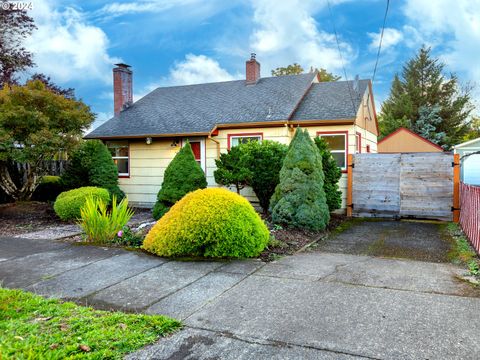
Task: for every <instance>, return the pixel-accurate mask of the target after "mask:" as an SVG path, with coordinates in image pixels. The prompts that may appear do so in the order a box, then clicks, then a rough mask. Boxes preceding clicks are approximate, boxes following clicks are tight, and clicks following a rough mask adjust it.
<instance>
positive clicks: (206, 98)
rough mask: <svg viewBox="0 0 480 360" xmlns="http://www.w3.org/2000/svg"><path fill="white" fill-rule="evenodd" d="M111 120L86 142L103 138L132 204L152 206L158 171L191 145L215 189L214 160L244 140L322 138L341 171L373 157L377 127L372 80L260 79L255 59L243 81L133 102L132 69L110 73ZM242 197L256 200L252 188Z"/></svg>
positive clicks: (171, 90)
mask: <svg viewBox="0 0 480 360" xmlns="http://www.w3.org/2000/svg"><path fill="white" fill-rule="evenodd" d="M113 78H114V110H115V116H114V117H113V118H112V119H110V120H108V121H107V122H106V123H104V124H103V125H101V126H99V127H98V128H96V129H95V130H93V131H92V132H90V133H89V134H88V135H87V136H86V137H85V138H87V139H101V140H103V141H104V142H105V143H106V144H107V146H108V147H109V148H110V149H111V152H112V155H113V158H114V161H115V162H116V164H117V166H118V172H119V178H120V179H119V183H120V187H121V188H122V190H123V191H124V192H125V193H126V194H127V195H128V198H129V201H130V202H131V204H133V205H136V206H140V207H151V206H153V204H154V203H155V201H156V195H157V192H158V190H159V189H160V186H161V184H162V181H163V174H164V171H165V169H166V167H167V166H168V164H169V163H170V161H171V160H172V159H173V157H174V156H175V154H176V152H177V151H178V150H179V149H180V147H181V146H182V144H183V143H184V142H185V141H186V140H188V141H189V142H190V144H191V146H192V150H193V152H194V155H195V158H196V160H197V161H198V163H199V164H200V166H201V167H202V169H203V170H204V171H205V174H206V177H207V181H208V184H209V186H218V185H217V184H216V183H215V180H214V176H213V173H214V171H215V169H216V167H215V159H218V157H219V155H220V153H222V152H226V151H228V149H229V148H230V147H232V146H235V145H238V144H239V143H242V142H246V141H252V140H253V141H262V140H274V141H278V142H280V143H283V144H289V143H290V141H291V139H292V137H293V134H294V131H295V128H296V127H298V126H300V127H302V128H306V129H308V131H309V132H310V135H311V136H312V138H313V137H315V136H321V137H324V138H325V139H326V140H327V141H328V143H329V144H330V148H331V151H332V153H333V156H334V157H335V159H336V160H337V163H338V165H339V166H340V167H341V168H342V171H343V172H344V174H343V176H342V178H341V180H340V188H341V190H342V191H343V193H344V200H343V207H345V192H346V172H347V171H348V169H347V164H346V161H347V155H348V154H352V153H358V152H362V153H363V152H377V135H378V124H377V119H376V114H375V105H374V100H373V93H372V86H371V82H370V80H358V79H357V80H355V81H336V82H319V80H318V75H317V73H316V72H314V73H307V74H300V75H289V76H279V77H268V78H261V77H260V64H259V63H258V62H257V60H256V59H255V56H254V55H253V54H252V58H251V59H250V60H248V61H247V62H246V77H245V79H244V80H235V81H226V82H217V83H206V84H197V85H185V86H173V87H161V88H157V89H155V90H153V91H152V92H151V93H149V94H148V95H146V96H144V97H143V98H141V99H140V100H138V101H137V102H135V103H132V71H131V70H130V68H129V66H128V65H125V64H117V67H116V68H114V69H113ZM242 191H243V193H242V194H243V195H244V196H246V197H247V198H249V200H250V201H252V202H253V203H255V202H256V197H255V195H254V194H253V192H252V191H251V189H244V190H242Z"/></svg>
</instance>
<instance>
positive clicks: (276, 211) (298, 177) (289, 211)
mask: <svg viewBox="0 0 480 360" xmlns="http://www.w3.org/2000/svg"><path fill="white" fill-rule="evenodd" d="M323 181H324V175H323V170H322V157H321V155H320V152H319V151H318V148H317V147H316V146H315V144H314V142H313V141H312V139H311V138H310V135H309V134H308V131H307V130H305V131H302V130H301V129H300V128H298V129H297V131H296V133H295V136H294V138H293V140H292V142H291V143H290V146H289V148H288V152H287V155H286V156H285V160H284V161H283V166H282V170H281V171H280V183H279V184H278V185H277V187H276V189H275V193H274V194H273V196H272V199H271V200H270V210H271V213H272V220H273V222H274V223H276V224H281V225H286V226H290V227H294V228H301V229H308V230H323V229H325V227H326V226H327V224H328V222H329V221H330V213H329V211H328V206H327V200H326V197H325V192H324V190H323Z"/></svg>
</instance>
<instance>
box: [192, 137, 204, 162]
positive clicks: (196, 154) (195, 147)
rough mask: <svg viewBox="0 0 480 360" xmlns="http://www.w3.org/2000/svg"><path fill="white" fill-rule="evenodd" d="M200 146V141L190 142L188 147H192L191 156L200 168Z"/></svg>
mask: <svg viewBox="0 0 480 360" xmlns="http://www.w3.org/2000/svg"><path fill="white" fill-rule="evenodd" d="M200 144H201V143H200V141H192V142H190V146H191V147H192V151H193V156H194V157H195V160H197V162H198V163H199V164H200V166H201V165H202V163H201V160H202V155H201V151H200Z"/></svg>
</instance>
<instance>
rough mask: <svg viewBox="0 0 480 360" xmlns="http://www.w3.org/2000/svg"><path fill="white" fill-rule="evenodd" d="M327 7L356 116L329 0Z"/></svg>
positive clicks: (355, 110)
mask: <svg viewBox="0 0 480 360" xmlns="http://www.w3.org/2000/svg"><path fill="white" fill-rule="evenodd" d="M327 5H328V12H329V13H330V21H331V23H332V25H333V33H334V34H335V41H336V43H337V48H338V53H339V55H340V61H341V63H342V69H343V75H344V76H345V80H346V82H347V87H348V94H349V96H350V100H351V101H352V108H353V113H354V114H356V113H357V109H356V108H355V101H354V100H353V96H352V89H351V87H350V83H349V81H348V76H347V70H345V63H344V61H343V56H342V50H341V48H340V42H339V41H338V34H337V27H336V26H335V21H334V19H333V13H332V7H331V6H330V0H327Z"/></svg>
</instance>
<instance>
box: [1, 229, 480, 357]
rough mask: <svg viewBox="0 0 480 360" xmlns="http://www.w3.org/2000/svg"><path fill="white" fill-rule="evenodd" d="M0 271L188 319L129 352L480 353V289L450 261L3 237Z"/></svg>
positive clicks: (5, 276) (59, 292) (6, 280)
mask: <svg viewBox="0 0 480 360" xmlns="http://www.w3.org/2000/svg"><path fill="white" fill-rule="evenodd" d="M0 254H1V255H0V281H2V283H3V286H5V287H12V288H13V287H14V288H22V289H26V290H29V291H32V292H36V293H39V294H42V295H45V296H51V297H60V298H64V299H70V300H74V301H76V302H78V303H82V304H88V305H92V306H94V307H98V308H103V309H122V310H126V311H135V312H145V313H158V314H165V315H170V316H172V317H175V318H177V319H181V320H183V321H184V323H185V325H186V328H185V329H184V330H183V331H180V332H179V333H177V334H175V335H173V336H172V337H170V338H168V339H162V340H160V341H159V342H158V343H157V344H154V345H152V346H149V347H147V348H145V349H143V350H141V351H139V352H137V353H134V354H131V355H130V356H129V358H130V359H151V358H155V359H172V358H173V359H184V358H187V359H211V358H219V359H252V358H255V359H262V358H265V359H267V358H268V359H270V358H277V359H299V358H302V359H319V358H321V359H350V358H382V359H387V358H412V359H413V358H415V359H417V358H430V359H433V358H442V359H478V358H479V356H480V342H479V341H478V333H479V332H480V298H478V297H477V296H479V292H478V289H474V288H472V287H471V286H470V285H468V284H466V283H464V282H461V281H459V280H457V279H456V277H455V276H456V274H460V273H462V272H464V269H461V268H458V267H455V266H453V265H451V264H445V263H441V264H439V263H429V262H418V261H410V260H397V259H384V258H374V257H369V256H357V255H345V254H338V253H337V254H334V253H324V252H311V253H303V254H298V255H295V256H290V257H285V258H283V259H281V260H280V261H277V262H273V263H269V264H265V263H262V262H260V261H258V260H245V261H232V262H220V261H219V262H215V261H201V262H179V261H170V260H167V259H162V258H158V257H154V256H150V255H147V254H144V253H137V252H128V251H124V250H120V249H111V248H102V247H93V246H79V245H76V246H75V245H70V244H67V243H63V242H56V241H51V240H33V239H17V238H0Z"/></svg>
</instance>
